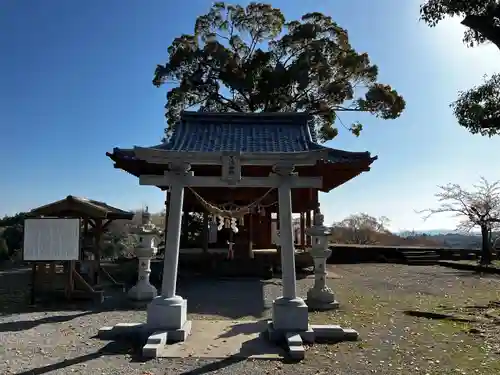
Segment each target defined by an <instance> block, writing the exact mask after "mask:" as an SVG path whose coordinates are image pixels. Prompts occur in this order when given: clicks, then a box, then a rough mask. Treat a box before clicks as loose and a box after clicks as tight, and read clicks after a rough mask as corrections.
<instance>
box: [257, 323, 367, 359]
mask: <svg viewBox="0 0 500 375" xmlns="http://www.w3.org/2000/svg"><path fill="white" fill-rule="evenodd" d="M267 333H268V336H269V339H270V340H271V341H273V342H281V343H285V344H286V346H287V347H288V351H289V355H290V357H291V358H292V359H296V360H301V359H303V358H304V356H305V351H304V346H303V343H308V344H312V343H314V342H322V343H338V342H341V341H356V340H357V339H358V337H359V334H358V332H357V331H355V330H354V329H351V328H342V327H340V326H338V325H310V326H309V327H308V329H307V330H304V331H295V332H292V331H290V332H284V331H283V330H276V329H275V326H274V323H273V322H272V321H271V320H270V321H268V328H267Z"/></svg>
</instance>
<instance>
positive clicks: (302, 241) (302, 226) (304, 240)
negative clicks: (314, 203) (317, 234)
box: [300, 212, 306, 250]
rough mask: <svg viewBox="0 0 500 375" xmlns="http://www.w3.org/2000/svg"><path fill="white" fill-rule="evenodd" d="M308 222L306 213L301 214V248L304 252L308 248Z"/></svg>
mask: <svg viewBox="0 0 500 375" xmlns="http://www.w3.org/2000/svg"><path fill="white" fill-rule="evenodd" d="M305 227H306V221H305V217H304V213H303V212H301V213H300V247H301V248H302V250H304V249H305V248H306V237H305V236H306V228H305Z"/></svg>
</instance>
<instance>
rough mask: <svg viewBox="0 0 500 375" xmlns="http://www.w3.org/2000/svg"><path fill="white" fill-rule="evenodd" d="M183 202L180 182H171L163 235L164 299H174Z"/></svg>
mask: <svg viewBox="0 0 500 375" xmlns="http://www.w3.org/2000/svg"><path fill="white" fill-rule="evenodd" d="M183 202H184V186H183V184H182V181H173V182H172V185H171V186H170V201H169V203H168V205H169V210H168V213H169V216H168V224H167V232H166V233H165V235H166V242H165V260H164V261H163V281H162V284H161V295H162V297H164V298H172V297H174V296H175V292H176V288H177V267H178V264H179V246H180V240H181V224H182V204H183Z"/></svg>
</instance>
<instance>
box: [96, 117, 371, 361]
mask: <svg viewBox="0 0 500 375" xmlns="http://www.w3.org/2000/svg"><path fill="white" fill-rule="evenodd" d="M107 156H108V157H109V158H110V159H111V160H113V162H114V165H115V168H119V169H122V170H124V171H126V172H128V173H130V174H132V175H134V176H137V177H138V178H139V183H140V184H141V185H152V186H157V187H159V188H161V189H163V190H165V191H167V194H168V198H167V201H166V204H167V207H166V209H167V214H168V216H167V219H166V220H167V225H166V234H165V236H166V239H165V260H164V271H163V281H162V288H161V295H160V296H158V297H156V298H154V299H153V300H152V302H151V303H150V304H149V305H148V311H147V322H144V323H138V324H135V325H134V324H119V325H117V326H115V327H105V328H103V329H101V331H100V335H101V337H103V338H104V337H106V338H109V337H113V336H115V335H123V334H126V333H132V332H136V331H137V330H140V331H141V332H142V333H144V331H145V333H146V334H151V336H150V339H149V340H148V343H147V344H146V345H145V346H144V348H143V354H144V355H145V356H148V357H158V356H161V352H162V348H163V347H164V346H165V345H166V343H167V341H169V342H170V341H183V340H185V339H186V337H187V335H189V333H190V329H191V322H190V321H189V320H188V319H187V304H188V301H187V300H186V299H184V298H183V297H182V296H179V295H177V294H176V290H177V288H176V282H177V267H178V262H179V251H180V249H179V247H180V236H181V228H182V217H183V213H185V212H203V213H204V228H205V230H206V231H207V233H206V236H204V238H205V239H206V242H207V243H208V242H209V241H210V240H212V241H213V240H215V238H214V237H215V236H214V233H215V229H217V230H218V229H221V228H222V227H230V228H231V230H232V231H233V233H234V236H233V237H234V239H235V241H228V244H229V248H230V249H231V251H234V252H236V253H237V252H238V251H241V250H252V249H255V248H262V249H265V248H270V247H271V246H272V243H273V239H272V231H271V227H272V225H271V223H272V219H271V215H272V214H275V215H276V216H277V222H276V225H277V229H278V230H279V239H278V240H279V246H280V250H281V251H280V253H281V270H282V279H283V294H282V297H280V298H277V299H276V300H275V301H274V302H273V307H272V320H271V321H270V322H269V337H270V338H271V339H272V340H277V341H280V340H286V342H288V346H289V348H290V353H292V354H293V355H294V356H295V357H297V358H300V357H301V356H303V354H304V351H303V347H302V342H303V341H305V342H312V341H314V340H315V339H317V338H328V337H330V338H333V339H335V340H339V339H343V338H346V339H352V338H353V337H354V338H355V337H357V333H356V332H355V331H353V330H351V329H343V328H340V327H339V326H311V325H310V324H309V320H308V306H307V304H306V302H305V301H304V300H303V299H302V298H301V297H300V296H298V295H297V291H296V274H295V239H294V237H296V235H295V229H294V223H293V217H292V214H299V215H300V236H299V237H300V239H301V242H302V243H300V244H299V246H302V247H304V248H310V247H312V249H313V253H314V254H313V257H314V258H317V259H316V260H315V263H316V268H317V272H316V279H317V282H316V285H315V288H313V289H314V290H313V291H311V293H309V294H308V299H311V298H312V299H313V298H315V297H318V298H320V299H322V301H320V302H322V304H323V305H335V304H336V301H335V299H334V297H333V292H331V291H330V290H329V289H328V288H327V287H326V286H325V284H324V272H325V271H324V262H325V259H326V258H325V257H326V256H327V254H328V250H327V245H328V244H327V236H328V232H327V231H326V228H325V227H324V225H323V217H322V215H321V212H320V210H319V202H318V194H319V192H320V191H321V192H329V191H331V190H332V189H334V188H336V187H337V186H340V185H342V184H343V183H345V182H347V181H349V180H351V179H352V178H354V177H356V176H357V175H359V174H360V173H362V172H366V171H369V170H370V165H371V164H372V163H373V161H374V160H376V157H372V156H371V155H370V153H368V152H348V151H341V150H336V149H332V148H328V147H325V146H322V145H320V144H319V143H318V140H317V137H316V132H315V130H314V127H313V126H312V122H311V117H310V115H309V114H307V113H206V112H184V113H183V114H182V116H181V119H180V121H179V123H178V124H177V125H176V127H175V129H174V131H173V133H172V135H171V137H170V139H168V141H167V142H166V143H163V144H160V145H157V146H153V147H134V148H131V149H120V148H115V149H114V150H113V152H112V153H108V154H107ZM313 212H315V213H316V218H315V220H314V223H312V215H313ZM313 224H314V225H313ZM306 226H307V227H308V228H306ZM311 228H312V229H311ZM209 232H211V234H210V233H209ZM236 238H237V239H238V241H236ZM311 239H313V240H314V241H315V243H314V244H312V241H311ZM274 242H276V239H275V240H274ZM233 243H234V244H235V248H233ZM238 246H240V247H242V249H239V248H238ZM318 307H321V306H318ZM301 348H302V349H301Z"/></svg>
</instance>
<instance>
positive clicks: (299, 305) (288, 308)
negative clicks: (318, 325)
mask: <svg viewBox="0 0 500 375" xmlns="http://www.w3.org/2000/svg"><path fill="white" fill-rule="evenodd" d="M272 318H273V327H274V329H275V330H276V331H283V332H290V331H291V332H298V331H305V330H307V327H308V326H309V313H308V308H307V305H306V303H305V302H304V300H303V299H302V298H293V299H289V298H284V297H280V298H277V299H275V300H274V302H273V309H272Z"/></svg>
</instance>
